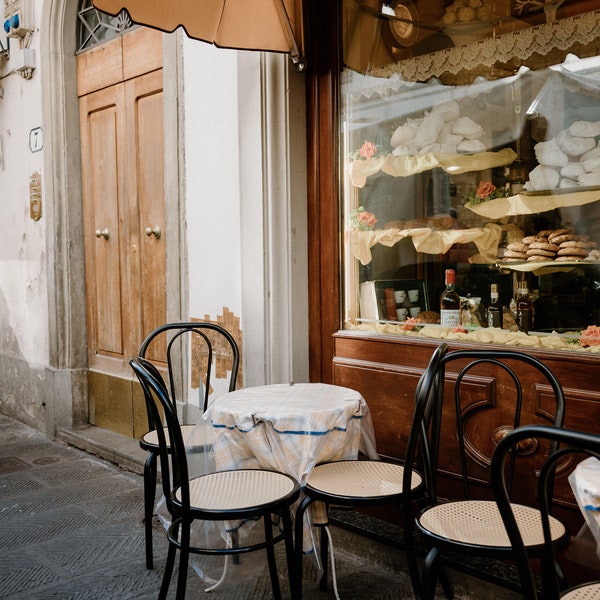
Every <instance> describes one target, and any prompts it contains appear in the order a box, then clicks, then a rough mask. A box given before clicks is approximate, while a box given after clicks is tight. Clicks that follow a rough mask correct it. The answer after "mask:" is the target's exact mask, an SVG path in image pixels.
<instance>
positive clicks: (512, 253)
mask: <svg viewBox="0 0 600 600" xmlns="http://www.w3.org/2000/svg"><path fill="white" fill-rule="evenodd" d="M504 256H505V257H507V258H520V259H525V258H527V252H517V251H516V250H507V251H506V252H505V253H504Z"/></svg>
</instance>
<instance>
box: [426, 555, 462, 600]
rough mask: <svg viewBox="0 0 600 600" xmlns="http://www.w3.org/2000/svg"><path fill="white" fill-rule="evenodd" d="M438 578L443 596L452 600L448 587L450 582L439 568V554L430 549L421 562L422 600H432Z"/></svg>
mask: <svg viewBox="0 0 600 600" xmlns="http://www.w3.org/2000/svg"><path fill="white" fill-rule="evenodd" d="M438 576H439V579H440V583H441V584H442V588H443V590H444V595H445V596H446V598H448V600H452V598H454V592H453V590H452V588H451V587H450V582H449V581H448V577H447V576H446V572H445V571H444V570H443V568H440V552H439V550H438V549H437V548H432V549H431V550H430V551H429V553H428V554H427V556H426V557H425V561H424V562H423V577H422V584H423V589H422V592H423V593H422V598H423V600H434V598H435V587H436V584H437V581H438Z"/></svg>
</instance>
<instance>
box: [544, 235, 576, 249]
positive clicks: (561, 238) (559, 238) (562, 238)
mask: <svg viewBox="0 0 600 600" xmlns="http://www.w3.org/2000/svg"><path fill="white" fill-rule="evenodd" d="M548 241H549V242H550V243H551V244H558V245H559V246H560V245H561V244H562V243H563V242H578V241H579V236H577V235H574V234H573V233H562V234H560V235H556V236H550V237H549V238H548Z"/></svg>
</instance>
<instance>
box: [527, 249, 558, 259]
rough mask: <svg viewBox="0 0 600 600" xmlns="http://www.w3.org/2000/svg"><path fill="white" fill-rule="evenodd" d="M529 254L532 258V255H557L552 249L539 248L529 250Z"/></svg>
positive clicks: (551, 256)
mask: <svg viewBox="0 0 600 600" xmlns="http://www.w3.org/2000/svg"><path fill="white" fill-rule="evenodd" d="M527 256H528V257H529V258H531V257H532V256H542V257H544V256H545V257H550V258H554V257H555V256H556V252H555V251H554V252H553V251H552V250H540V249H539V248H533V249H532V250H527Z"/></svg>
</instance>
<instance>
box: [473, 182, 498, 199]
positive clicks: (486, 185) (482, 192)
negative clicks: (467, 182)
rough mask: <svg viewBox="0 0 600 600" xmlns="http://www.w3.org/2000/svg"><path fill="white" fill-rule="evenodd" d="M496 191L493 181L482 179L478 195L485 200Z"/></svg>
mask: <svg viewBox="0 0 600 600" xmlns="http://www.w3.org/2000/svg"><path fill="white" fill-rule="evenodd" d="M495 191H496V186H495V185H494V184H493V183H492V182H491V181H481V182H480V183H479V186H477V192H476V194H477V197H478V198H481V200H485V199H486V198H487V197H488V196H491V195H492V194H493V193H494V192H495Z"/></svg>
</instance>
